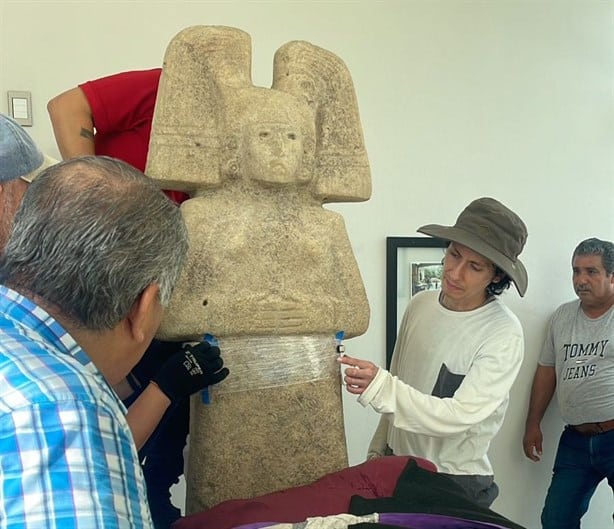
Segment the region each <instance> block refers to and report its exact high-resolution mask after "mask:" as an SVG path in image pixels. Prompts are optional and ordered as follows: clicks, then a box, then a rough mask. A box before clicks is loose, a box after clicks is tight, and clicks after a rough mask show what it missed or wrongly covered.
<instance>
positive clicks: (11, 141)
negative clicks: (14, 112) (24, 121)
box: [0, 113, 57, 183]
mask: <svg viewBox="0 0 614 529" xmlns="http://www.w3.org/2000/svg"><path fill="white" fill-rule="evenodd" d="M56 163H57V160H55V159H54V158H51V157H49V156H46V155H44V154H43V153H42V152H41V150H40V149H39V148H38V147H37V146H36V144H35V143H34V141H33V140H32V138H31V137H30V135H29V134H28V133H27V132H26V131H25V130H24V129H23V127H22V126H21V125H20V124H19V123H17V122H16V121H15V120H13V119H11V118H9V117H8V116H6V115H4V114H1V113H0V183H2V182H9V181H11V180H15V179H16V178H21V179H22V180H25V181H26V182H32V180H34V178H36V175H38V173H40V172H41V171H42V170H43V169H46V168H47V167H49V166H51V165H53V164H56Z"/></svg>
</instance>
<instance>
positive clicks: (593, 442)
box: [541, 426, 614, 529]
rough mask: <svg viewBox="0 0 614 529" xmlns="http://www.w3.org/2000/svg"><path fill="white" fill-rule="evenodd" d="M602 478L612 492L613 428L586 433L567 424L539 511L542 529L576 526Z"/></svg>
mask: <svg viewBox="0 0 614 529" xmlns="http://www.w3.org/2000/svg"><path fill="white" fill-rule="evenodd" d="M604 478H607V480H608V483H609V484H610V487H611V488H612V491H614V430H610V431H609V432H607V433H602V434H597V435H590V436H589V435H582V434H580V433H578V432H576V431H575V430H573V429H572V428H570V427H569V426H567V427H566V428H565V430H564V431H563V433H562V435H561V440H560V441H559V448H558V450H557V453H556V459H555V460H554V469H553V474H552V482H551V483H550V488H549V489H548V494H547V496H546V502H545V504H544V509H543V511H542V518H541V519H542V527H543V529H579V528H580V518H582V516H583V515H584V514H585V513H586V511H587V510H588V504H589V502H590V499H591V498H592V496H593V494H594V493H595V489H596V488H597V485H599V483H600V482H601V481H602V480H603V479H604Z"/></svg>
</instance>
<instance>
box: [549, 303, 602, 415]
mask: <svg viewBox="0 0 614 529" xmlns="http://www.w3.org/2000/svg"><path fill="white" fill-rule="evenodd" d="M539 364H540V365H542V366H554V367H555V369H556V393H557V398H558V401H559V407H560V410H561V415H562V417H563V420H564V421H565V422H567V423H568V424H582V423H585V422H601V421H607V420H610V419H614V307H611V308H610V310H608V312H606V313H605V314H603V315H602V316H600V317H599V318H595V319H591V318H589V317H587V316H586V314H584V311H583V310H582V309H581V307H580V300H575V301H571V302H569V303H565V304H563V305H561V306H560V307H559V308H558V309H557V310H556V312H555V313H554V314H553V315H552V319H551V320H550V325H549V327H548V334H547V336H546V340H545V342H544V347H543V349H542V353H541V355H540V357H539Z"/></svg>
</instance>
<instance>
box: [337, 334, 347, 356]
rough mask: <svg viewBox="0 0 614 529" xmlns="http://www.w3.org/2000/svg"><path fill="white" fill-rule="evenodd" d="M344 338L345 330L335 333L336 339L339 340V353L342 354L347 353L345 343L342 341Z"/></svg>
mask: <svg viewBox="0 0 614 529" xmlns="http://www.w3.org/2000/svg"><path fill="white" fill-rule="evenodd" d="M343 338H345V331H338V332H337V333H336V334H335V341H336V342H337V347H336V349H337V353H338V354H339V355H340V356H343V355H344V354H345V345H343V343H341V342H342V341H343Z"/></svg>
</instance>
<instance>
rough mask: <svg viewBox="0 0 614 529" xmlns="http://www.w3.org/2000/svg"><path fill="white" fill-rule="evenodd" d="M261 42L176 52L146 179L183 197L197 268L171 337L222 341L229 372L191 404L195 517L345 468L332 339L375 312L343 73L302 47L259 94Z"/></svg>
mask: <svg viewBox="0 0 614 529" xmlns="http://www.w3.org/2000/svg"><path fill="white" fill-rule="evenodd" d="M250 73H251V44H250V38H249V35H247V34H246V33H244V32H242V31H240V30H238V29H234V28H226V27H216V26H196V27H191V28H187V29H185V30H183V31H182V32H180V33H179V34H178V35H177V36H176V37H175V38H174V39H173V40H172V41H171V43H170V45H169V47H168V49H167V52H166V55H165V59H164V67H163V74H162V77H161V80H160V87H159V92H158V99H157V103H156V111H155V115H154V121H153V127H152V139H151V144H150V150H149V159H148V164H147V169H146V172H147V174H149V175H150V176H152V177H153V178H155V179H157V180H158V181H159V182H160V184H161V185H162V187H164V188H172V189H179V190H184V191H187V192H189V193H190V196H191V199H190V200H188V201H186V202H185V203H184V204H182V206H181V210H182V212H183V214H184V217H185V219H186V223H187V225H188V230H189V233H190V254H189V259H188V264H187V266H186V269H185V271H184V273H183V275H182V277H181V280H180V282H179V285H178V287H177V290H176V292H175V294H174V296H173V299H172V301H171V305H170V307H169V308H168V310H167V312H166V315H165V319H164V321H163V324H162V327H161V329H160V333H159V336H160V337H161V338H164V339H171V340H194V339H201V338H202V337H203V335H204V334H205V333H209V334H211V335H213V336H215V337H216V338H217V339H218V340H219V343H220V347H221V349H222V353H223V356H224V360H225V363H226V365H227V366H228V367H229V369H230V376H229V377H228V378H227V379H226V380H225V381H224V382H223V383H221V384H219V385H218V386H216V387H214V388H212V389H211V391H210V399H211V401H210V403H208V404H204V403H203V402H202V401H201V399H200V398H197V397H193V399H192V407H191V424H190V444H189V458H188V470H187V511H188V512H196V511H200V510H203V509H205V508H207V507H210V506H212V505H214V504H216V503H218V502H220V501H223V500H226V499H230V498H244V497H253V496H255V495H259V494H264V493H267V492H271V491H274V490H279V489H283V488H287V487H292V486H297V485H302V484H305V483H308V482H311V481H313V480H315V479H317V478H319V477H320V476H322V475H324V474H326V473H329V472H333V471H336V470H339V469H340V468H343V467H345V466H347V453H346V446H345V434H344V425H343V411H342V401H341V384H340V372H339V367H338V364H337V363H336V362H335V357H336V352H335V338H334V337H335V333H336V332H337V331H344V332H345V336H346V337H348V338H350V337H352V336H356V335H359V334H361V333H363V332H364V331H365V330H366V328H367V325H368V320H369V306H368V302H367V299H366V295H365V291H364V287H363V284H362V281H361V277H360V273H359V271H358V267H357V265H356V261H355V259H354V256H353V253H352V248H351V245H350V242H349V240H348V237H347V233H346V231H345V227H344V223H343V219H342V217H341V216H340V215H339V214H337V213H334V212H332V211H330V210H327V209H325V208H324V207H323V204H324V203H327V202H348V201H360V200H366V199H368V198H369V196H370V192H371V185H370V173H369V166H368V161H367V156H366V151H365V148H364V143H363V138H362V131H361V127H360V121H359V117H358V109H357V105H356V97H355V94H354V89H353V86H352V81H351V77H350V75H349V72H348V70H347V68H346V66H345V65H344V64H343V62H342V61H341V60H340V59H339V58H337V57H336V56H335V55H333V54H331V53H329V52H327V51H325V50H323V49H320V48H318V47H316V46H313V45H311V44H309V43H306V42H290V43H288V44H286V45H284V46H282V47H281V48H280V49H279V50H278V51H277V53H276V54H275V59H274V76H273V85H272V88H270V89H269V88H262V87H256V86H254V85H253V84H252V82H251V75H250Z"/></svg>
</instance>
